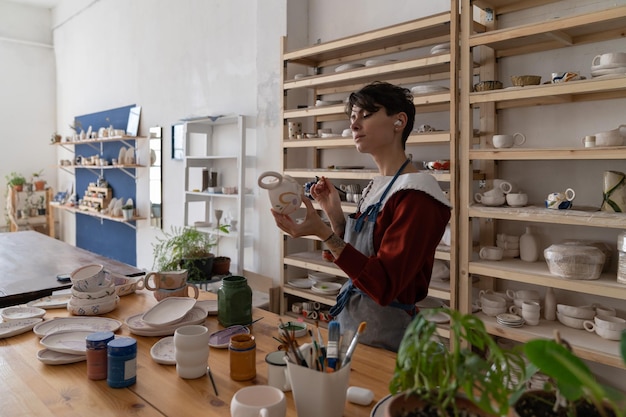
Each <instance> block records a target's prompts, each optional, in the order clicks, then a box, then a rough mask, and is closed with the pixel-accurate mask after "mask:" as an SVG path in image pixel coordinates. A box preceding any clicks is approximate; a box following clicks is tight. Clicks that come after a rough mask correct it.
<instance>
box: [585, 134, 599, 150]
mask: <svg viewBox="0 0 626 417" xmlns="http://www.w3.org/2000/svg"><path fill="white" fill-rule="evenodd" d="M582 142H583V146H584V147H585V148H593V147H595V146H596V137H595V136H594V135H587V136H585V137H584V138H583V140H582Z"/></svg>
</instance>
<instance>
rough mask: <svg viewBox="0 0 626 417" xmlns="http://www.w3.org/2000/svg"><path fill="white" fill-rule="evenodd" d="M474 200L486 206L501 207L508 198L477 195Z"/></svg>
mask: <svg viewBox="0 0 626 417" xmlns="http://www.w3.org/2000/svg"><path fill="white" fill-rule="evenodd" d="M492 191H493V190H492ZM487 192H489V191H487ZM474 199H475V200H476V202H477V203H479V204H483V205H485V206H501V205H503V204H504V203H505V202H506V197H505V196H504V194H499V195H495V196H493V195H484V194H480V193H476V194H475V195H474Z"/></svg>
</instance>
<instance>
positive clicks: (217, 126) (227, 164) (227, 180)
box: [184, 115, 246, 274]
mask: <svg viewBox="0 0 626 417" xmlns="http://www.w3.org/2000/svg"><path fill="white" fill-rule="evenodd" d="M245 128H246V124H245V117H244V116H241V115H228V116H218V117H207V118H203V119H194V120H188V121H185V122H184V137H185V184H184V202H185V207H184V213H185V218H184V224H185V226H195V227H196V228H197V229H198V230H200V231H202V232H204V233H208V234H214V235H215V234H217V231H216V226H217V219H216V217H215V210H222V213H223V214H222V218H221V221H220V224H225V223H227V224H232V220H234V221H235V222H236V227H235V228H234V230H230V231H229V233H228V234H224V233H222V232H219V236H218V238H219V239H220V242H219V253H217V254H216V255H219V256H228V257H230V258H231V272H233V273H237V274H241V273H242V271H243V253H244V250H243V249H244V242H243V237H244V234H243V230H245V229H244V216H243V206H244V199H243V195H244V193H245V188H244V170H245V163H244V155H245V143H246V142H245ZM205 170H206V171H209V172H210V171H214V172H217V187H216V189H214V190H207V189H203V183H202V175H203V171H205ZM225 187H231V188H233V190H235V189H236V191H233V192H228V193H224V192H223V191H229V190H223V189H224V188H225ZM209 191H211V192H209ZM231 229H233V227H232V225H231Z"/></svg>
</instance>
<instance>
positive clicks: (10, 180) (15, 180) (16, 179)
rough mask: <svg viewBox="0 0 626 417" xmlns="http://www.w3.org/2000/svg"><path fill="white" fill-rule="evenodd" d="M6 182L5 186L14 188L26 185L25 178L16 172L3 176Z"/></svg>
mask: <svg viewBox="0 0 626 417" xmlns="http://www.w3.org/2000/svg"><path fill="white" fill-rule="evenodd" d="M5 178H6V180H7V185H10V186H12V187H14V186H16V185H24V184H26V178H25V177H24V176H23V175H22V174H19V173H17V172H15V171H14V172H11V173H10V174H8V175H6V176H5Z"/></svg>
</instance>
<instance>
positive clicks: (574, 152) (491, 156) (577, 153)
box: [469, 142, 626, 161]
mask: <svg viewBox="0 0 626 417" xmlns="http://www.w3.org/2000/svg"><path fill="white" fill-rule="evenodd" d="M469 157H470V159H473V160H475V161H491V160H495V161H554V160H559V159H567V160H594V159H595V160H598V159H599V160H612V159H617V160H623V159H626V146H607V147H595V148H583V147H582V142H581V147H580V148H534V149H533V148H507V149H472V150H470V151H469Z"/></svg>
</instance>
